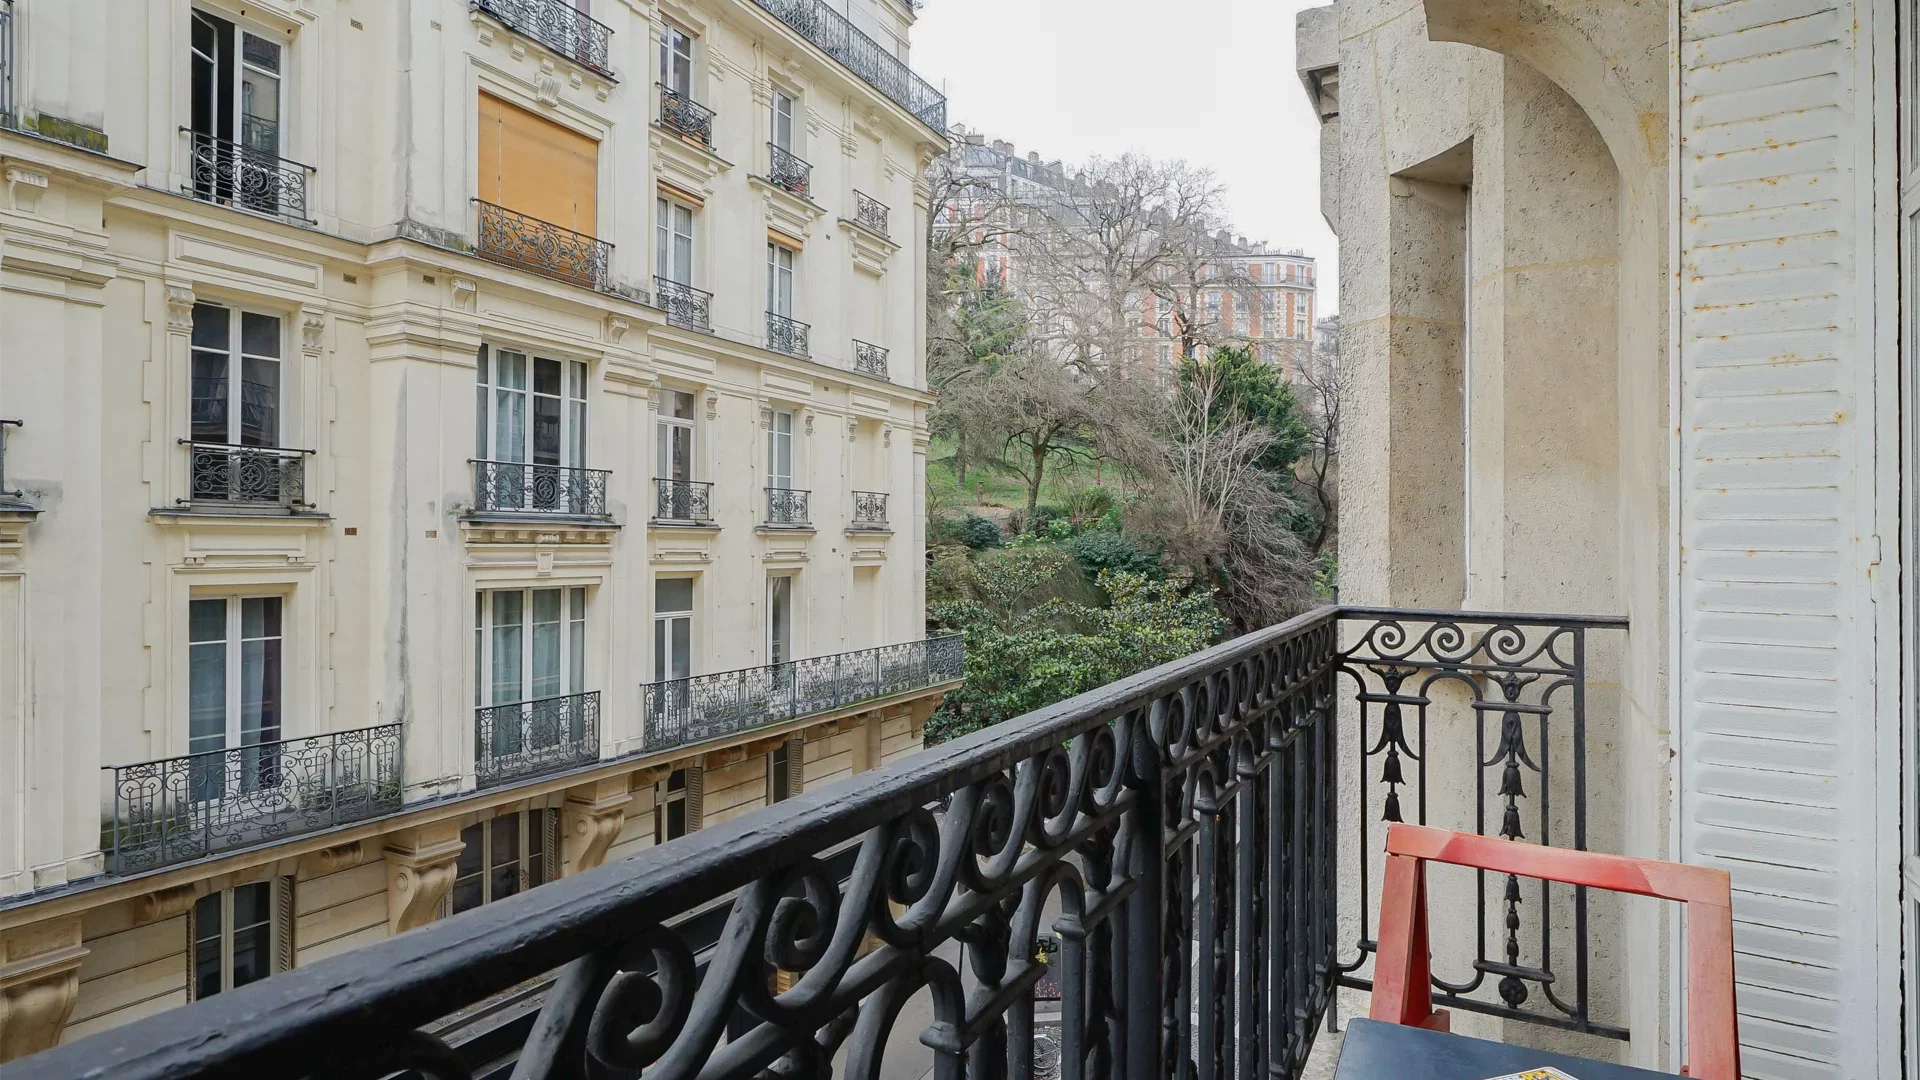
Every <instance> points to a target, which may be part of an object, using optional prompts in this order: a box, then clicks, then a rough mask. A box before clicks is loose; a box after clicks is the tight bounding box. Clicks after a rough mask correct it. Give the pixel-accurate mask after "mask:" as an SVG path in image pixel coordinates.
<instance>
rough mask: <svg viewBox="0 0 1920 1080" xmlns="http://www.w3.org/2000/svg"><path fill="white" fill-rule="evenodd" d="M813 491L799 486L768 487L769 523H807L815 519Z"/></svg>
mask: <svg viewBox="0 0 1920 1080" xmlns="http://www.w3.org/2000/svg"><path fill="white" fill-rule="evenodd" d="M812 501H813V492H811V491H802V490H800V489H799V488H783V487H770V488H768V489H767V524H769V525H806V524H808V523H810V522H811V521H812V520H813V516H812V514H811V512H810V503H811V502H812Z"/></svg>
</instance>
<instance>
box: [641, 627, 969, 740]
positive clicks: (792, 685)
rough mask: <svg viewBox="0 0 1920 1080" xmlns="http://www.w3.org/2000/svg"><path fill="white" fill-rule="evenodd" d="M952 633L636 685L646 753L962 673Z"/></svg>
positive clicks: (960, 650) (961, 647) (960, 649)
mask: <svg viewBox="0 0 1920 1080" xmlns="http://www.w3.org/2000/svg"><path fill="white" fill-rule="evenodd" d="M965 661H966V645H965V643H964V642H963V641H962V640H961V638H960V635H958V634H948V635H945V636H942V637H936V638H928V639H927V640H925V641H909V642H905V643H903V644H900V645H883V646H881V647H879V648H877V649H862V650H860V651H858V652H846V653H837V654H835V655H833V656H819V657H814V658H813V659H810V660H794V661H790V662H788V663H784V664H766V665H763V666H761V667H752V668H742V669H740V670H739V671H723V672H720V673H718V674H715V675H697V676H695V677H693V678H690V679H669V680H665V681H662V682H655V683H648V684H646V685H644V686H642V687H641V688H640V707H641V713H642V716H643V717H644V720H643V723H645V725H646V730H645V732H644V735H643V738H642V745H643V746H644V747H645V748H646V749H647V751H648V752H652V751H656V750H666V749H670V748H672V747H676V746H687V745H690V744H692V743H700V742H706V741H708V740H710V739H719V738H725V737H726V736H729V735H737V734H739V733H741V732H743V731H752V730H754V729H756V728H762V727H765V726H767V725H768V724H780V723H785V722H786V721H789V720H797V719H799V718H801V717H803V716H812V715H815V714H817V713H824V712H831V711H833V710H835V709H844V708H847V707H849V706H852V705H858V704H860V703H861V702H863V701H873V700H876V699H879V698H885V697H892V696H894V695H896V694H904V693H907V692H909V691H912V690H924V689H926V688H927V687H930V686H939V685H941V684H942V683H949V682H957V681H958V680H960V679H961V678H963V677H965V675H966V670H965Z"/></svg>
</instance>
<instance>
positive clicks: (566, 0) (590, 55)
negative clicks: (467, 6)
mask: <svg viewBox="0 0 1920 1080" xmlns="http://www.w3.org/2000/svg"><path fill="white" fill-rule="evenodd" d="M472 2H473V8H474V10H476V11H484V12H486V13H487V14H488V15H491V16H493V17H494V18H495V19H496V20H498V21H499V22H500V25H502V26H505V27H506V28H507V29H508V30H511V31H513V32H514V33H516V34H519V35H520V36H521V37H523V38H527V39H529V40H532V41H537V42H539V43H540V44H542V45H544V46H546V47H547V48H549V49H552V50H553V51H554V52H556V53H559V54H560V55H561V56H564V57H566V58H567V59H569V60H571V61H573V62H574V63H576V64H579V65H580V66H581V67H584V68H587V69H588V70H590V71H593V72H595V73H597V74H600V75H604V76H606V77H607V78H609V79H611V78H613V68H612V66H611V65H610V64H609V62H608V59H607V57H608V54H609V52H610V51H611V50H610V46H611V44H612V41H613V30H612V28H611V27H608V26H607V25H606V24H605V23H602V22H599V21H597V20H595V19H593V18H592V17H590V16H589V15H588V14H587V13H586V12H584V11H581V10H580V9H579V8H577V7H575V6H574V5H573V3H572V2H571V0H472Z"/></svg>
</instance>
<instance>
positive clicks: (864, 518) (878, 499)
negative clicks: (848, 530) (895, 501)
mask: <svg viewBox="0 0 1920 1080" xmlns="http://www.w3.org/2000/svg"><path fill="white" fill-rule="evenodd" d="M853 527H854V528H856V529H884V528H886V527H887V493H886V492H884V491H856V492H854V493H853Z"/></svg>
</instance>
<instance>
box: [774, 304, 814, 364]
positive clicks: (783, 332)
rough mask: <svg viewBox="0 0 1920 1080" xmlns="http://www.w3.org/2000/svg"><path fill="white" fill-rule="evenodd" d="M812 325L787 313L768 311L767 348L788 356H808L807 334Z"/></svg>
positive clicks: (802, 357) (801, 357)
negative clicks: (788, 315) (778, 313)
mask: <svg viewBox="0 0 1920 1080" xmlns="http://www.w3.org/2000/svg"><path fill="white" fill-rule="evenodd" d="M811 330H812V327H810V326H808V325H807V324H806V323H803V322H799V321H797V320H794V319H789V318H787V317H786V316H785V315H776V314H774V313H773V312H771V311H769V312H767V348H769V349H771V350H773V351H774V352H777V353H786V354H787V355H788V356H794V357H798V358H800V359H802V360H805V359H806V358H807V335H808V333H809V332H810V331H811Z"/></svg>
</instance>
